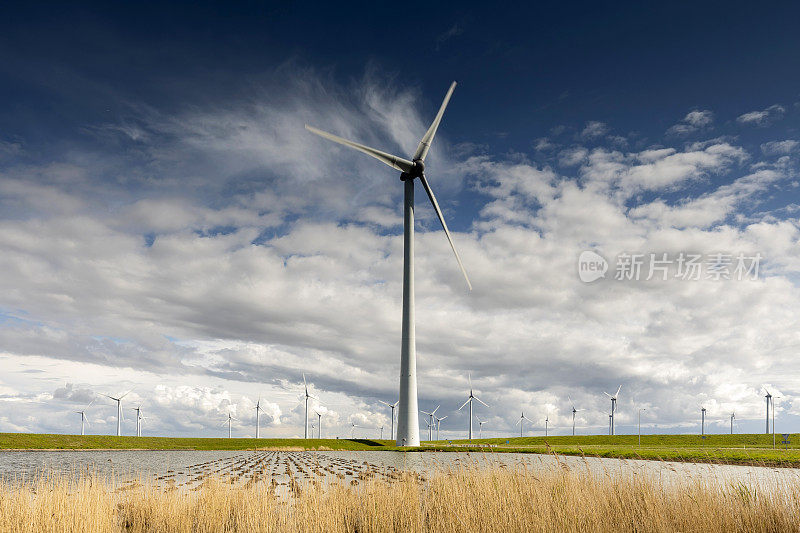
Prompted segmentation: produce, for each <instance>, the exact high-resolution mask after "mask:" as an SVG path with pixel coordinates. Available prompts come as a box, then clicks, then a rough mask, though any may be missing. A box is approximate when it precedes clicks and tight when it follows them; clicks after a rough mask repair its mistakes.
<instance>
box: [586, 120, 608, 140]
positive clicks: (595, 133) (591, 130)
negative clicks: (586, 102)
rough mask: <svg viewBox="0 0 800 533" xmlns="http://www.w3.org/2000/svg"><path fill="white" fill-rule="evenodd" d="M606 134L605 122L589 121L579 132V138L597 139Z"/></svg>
mask: <svg viewBox="0 0 800 533" xmlns="http://www.w3.org/2000/svg"><path fill="white" fill-rule="evenodd" d="M607 133H608V125H607V124H606V123H605V122H600V121H598V120H590V121H589V122H587V123H586V126H585V127H584V128H583V131H581V137H583V138H584V139H590V140H591V139H598V138H599V137H602V136H604V135H606V134H607Z"/></svg>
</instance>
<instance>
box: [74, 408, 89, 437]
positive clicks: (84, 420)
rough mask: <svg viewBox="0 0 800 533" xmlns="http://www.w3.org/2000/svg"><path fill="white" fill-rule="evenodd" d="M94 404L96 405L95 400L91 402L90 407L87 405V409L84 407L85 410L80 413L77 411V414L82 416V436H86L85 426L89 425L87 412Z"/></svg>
mask: <svg viewBox="0 0 800 533" xmlns="http://www.w3.org/2000/svg"><path fill="white" fill-rule="evenodd" d="M93 403H94V400H92V401H91V402H89V405H87V406H86V407H84V408H83V409H81V410H80V411H75V412H76V413H78V414H79V415H81V435H86V428H85V425H86V424H89V419H88V418H86V410H87V409H88V408H89V407H91V406H92V404H93Z"/></svg>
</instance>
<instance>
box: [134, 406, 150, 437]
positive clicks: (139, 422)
mask: <svg viewBox="0 0 800 533" xmlns="http://www.w3.org/2000/svg"><path fill="white" fill-rule="evenodd" d="M131 410H132V411H136V436H137V437H141V436H142V420H147V417H146V416H142V406H141V405H140V406H139V407H131Z"/></svg>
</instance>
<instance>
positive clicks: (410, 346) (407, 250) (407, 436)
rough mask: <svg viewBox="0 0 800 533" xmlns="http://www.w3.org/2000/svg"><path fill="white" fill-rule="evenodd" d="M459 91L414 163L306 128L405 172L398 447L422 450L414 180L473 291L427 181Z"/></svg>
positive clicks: (423, 142)
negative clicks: (431, 153) (428, 161)
mask: <svg viewBox="0 0 800 533" xmlns="http://www.w3.org/2000/svg"><path fill="white" fill-rule="evenodd" d="M455 88H456V82H453V83H452V85H450V89H449V90H448V91H447V94H446V95H445V97H444V101H443V102H442V105H441V107H440V108H439V112H438V113H436V117H435V118H434V119H433V122H432V123H431V125H430V127H429V128H428V131H426V132H425V135H423V137H422V140H421V141H420V143H419V146H417V150H416V151H415V152H414V155H413V156H412V158H411V159H412V160H411V161H409V160H407V159H403V158H402V157H397V156H394V155H391V154H388V153H386V152H382V151H380V150H376V149H375V148H370V147H369V146H365V145H363V144H359V143H355V142H352V141H348V140H347V139H343V138H341V137H337V136H336V135H332V134H330V133H327V132H324V131H322V130H318V129H316V128H313V127H311V126H309V125H308V124H306V129H307V130H308V131H310V132H311V133H314V134H316V135H319V136H321V137H324V138H326V139H328V140H330V141H333V142H335V143H339V144H342V145H344V146H347V147H349V148H353V149H354V150H358V151H359V152H362V153H365V154H367V155H369V156H371V157H374V158H375V159H377V160H379V161H381V162H383V163H385V164H387V165H389V166H390V167H392V168H394V169H396V170H399V171H400V172H401V174H400V180H401V181H403V182H405V183H404V189H403V191H404V195H403V213H404V220H403V323H402V324H403V325H402V339H401V345H400V410H399V412H398V421H397V445H398V446H419V420H418V418H417V410H418V409H419V407H418V401H417V353H416V336H415V331H414V180H415V179H416V178H419V181H420V183H422V188H423V189H425V192H426V193H427V195H428V199H429V200H430V202H431V205H432V206H433V209H434V211H435V212H436V216H437V217H438V218H439V222H440V223H441V224H442V228H443V229H444V234H445V236H446V237H447V240H448V241H449V242H450V247H451V248H452V249H453V253H454V254H455V256H456V261H457V262H458V266H459V268H460V269H461V272H462V274H464V279H465V280H466V281H467V286H468V287H469V289H470V290H472V285H471V284H470V282H469V278H468V277H467V271H466V270H465V269H464V265H463V264H462V263H461V257H460V256H459V255H458V252H457V251H456V246H455V244H454V243H453V238H452V236H451V235H450V230H448V229H447V224H446V223H445V221H444V216H443V215H442V210H441V209H440V208H439V203H438V202H437V201H436V196H434V194H433V190H432V189H431V187H430V185H429V184H428V180H427V178H426V177H425V156H427V155H428V150H429V149H430V147H431V143H432V142H433V138H434V136H435V135H436V130H437V129H438V128H439V124H440V123H441V121H442V116H443V115H444V110H445V108H446V107H447V103H448V102H449V101H450V96H452V94H453V90H455Z"/></svg>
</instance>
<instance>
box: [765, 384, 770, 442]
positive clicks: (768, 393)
mask: <svg viewBox="0 0 800 533" xmlns="http://www.w3.org/2000/svg"><path fill="white" fill-rule="evenodd" d="M764 392H766V393H767V395H766V396H764V398H766V399H767V431H766V433H767V434H769V403H770V401H771V400H772V394H770V392H769V391H768V390H767V388H766V387H764Z"/></svg>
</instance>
